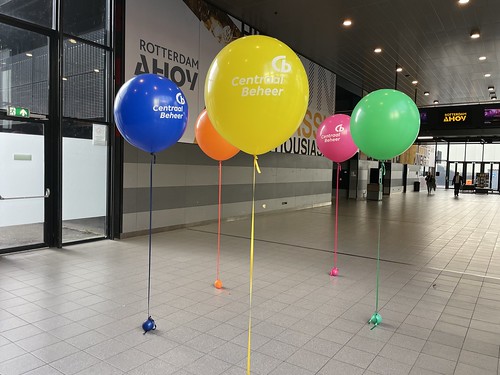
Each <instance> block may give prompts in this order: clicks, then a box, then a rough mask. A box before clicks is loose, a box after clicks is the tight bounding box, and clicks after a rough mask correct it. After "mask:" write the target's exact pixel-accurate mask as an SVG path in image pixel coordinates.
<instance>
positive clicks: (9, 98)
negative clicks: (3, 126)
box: [0, 24, 49, 115]
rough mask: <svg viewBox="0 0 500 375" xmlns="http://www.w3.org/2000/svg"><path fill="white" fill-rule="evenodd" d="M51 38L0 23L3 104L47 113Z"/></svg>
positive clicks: (5, 107)
mask: <svg viewBox="0 0 500 375" xmlns="http://www.w3.org/2000/svg"><path fill="white" fill-rule="evenodd" d="M48 79H49V49H48V38H47V37H46V36H43V35H39V34H35V33H32V32H30V31H26V30H22V29H18V28H17V27H12V26H9V25H5V24H0V100H1V104H0V108H2V109H7V107H8V106H9V105H12V106H16V107H25V108H28V109H29V110H30V112H32V113H40V114H45V115H46V114H48V108H49V82H48Z"/></svg>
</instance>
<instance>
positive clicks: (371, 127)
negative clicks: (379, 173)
mask: <svg viewBox="0 0 500 375" xmlns="http://www.w3.org/2000/svg"><path fill="white" fill-rule="evenodd" d="M350 126H351V136H352V139H353V140H354V143H355V144H356V146H358V148H359V149H360V150H361V151H362V152H364V153H365V154H366V155H368V156H370V157H372V158H374V159H378V160H387V159H392V158H393V157H395V156H398V155H400V154H402V153H403V152H405V151H406V150H407V149H408V148H409V147H410V146H411V145H412V144H413V142H415V139H416V138H417V136H418V132H419V130H420V113H419V112H418V108H417V106H416V105H415V103H413V101H412V100H411V98H410V97H409V96H408V95H406V94H403V93H402V92H401V91H396V90H389V89H383V90H377V91H373V92H371V93H370V94H368V95H367V96H365V97H364V98H363V99H361V101H360V102H359V103H358V104H357V105H356V107H355V108H354V110H353V112H352V115H351V123H350Z"/></svg>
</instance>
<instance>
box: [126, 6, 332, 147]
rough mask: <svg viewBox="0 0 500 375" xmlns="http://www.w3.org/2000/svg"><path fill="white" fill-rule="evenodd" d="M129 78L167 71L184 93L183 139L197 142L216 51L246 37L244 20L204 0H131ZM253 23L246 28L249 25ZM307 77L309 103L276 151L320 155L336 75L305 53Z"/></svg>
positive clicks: (128, 31) (128, 55)
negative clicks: (293, 130) (318, 135)
mask: <svg viewBox="0 0 500 375" xmlns="http://www.w3.org/2000/svg"><path fill="white" fill-rule="evenodd" d="M125 14H126V16H125V80H128V79H130V78H132V77H133V76H136V75H139V74H143V73H154V74H159V75H162V76H165V77H167V78H169V79H170V80H172V81H173V82H174V83H176V84H177V85H178V86H179V87H180V88H181V89H182V91H183V92H184V94H185V96H186V98H187V101H188V103H189V109H190V113H189V122H188V125H187V128H186V132H185V133H184V135H183V137H182V138H181V139H180V141H179V142H183V143H194V142H195V134H194V127H195V126H194V124H195V121H196V118H197V117H198V115H199V113H200V112H201V111H202V110H203V109H204V108H205V101H204V97H203V90H204V84H205V79H206V75H207V72H208V69H209V67H210V64H211V63H212V60H213V59H214V58H215V56H216V55H217V53H219V51H220V50H221V49H222V48H224V47H225V46H226V45H227V44H229V43H230V42H232V41H233V40H235V39H237V38H240V37H242V36H243V32H242V28H243V27H244V25H243V23H242V22H241V21H238V20H237V19H235V18H233V17H231V16H229V15H227V14H226V13H225V12H222V11H221V10H219V9H217V8H215V7H213V6H211V5H209V4H207V3H205V2H204V1H202V0H172V1H169V2H168V5H167V4H166V3H165V2H164V1H162V0H150V1H148V2H144V1H140V0H128V1H127V2H126V11H125ZM247 29H250V28H245V30H247ZM299 57H300V58H301V61H302V63H303V64H304V68H305V70H306V72H307V75H308V78H309V88H310V90H309V91H310V97H309V108H308V110H307V113H306V115H305V117H304V120H303V122H302V124H301V125H300V126H299V128H298V129H297V132H296V133H295V134H294V136H292V137H291V138H290V139H289V140H288V141H287V142H285V143H284V144H283V145H281V146H279V147H278V148H276V149H275V150H274V151H276V152H285V153H294V154H303V155H321V153H320V152H319V150H318V148H317V146H316V141H315V137H316V130H317V128H318V127H319V125H320V124H321V122H322V121H323V120H324V119H325V118H326V117H328V116H331V115H332V114H334V111H335V78H336V77H335V74H333V73H332V72H329V71H328V70H326V69H324V68H322V67H321V66H319V65H318V64H316V63H314V62H312V61H310V60H308V59H306V58H304V57H301V56H299Z"/></svg>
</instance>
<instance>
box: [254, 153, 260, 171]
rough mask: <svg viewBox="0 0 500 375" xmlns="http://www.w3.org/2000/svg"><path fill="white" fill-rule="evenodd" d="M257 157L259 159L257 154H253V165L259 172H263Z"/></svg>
mask: <svg viewBox="0 0 500 375" xmlns="http://www.w3.org/2000/svg"><path fill="white" fill-rule="evenodd" d="M257 159H258V157H257V155H254V156H253V166H254V167H255V169H257V173H261V172H260V167H259V162H258V161H257Z"/></svg>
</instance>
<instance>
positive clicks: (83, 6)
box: [62, 0, 109, 46]
mask: <svg viewBox="0 0 500 375" xmlns="http://www.w3.org/2000/svg"><path fill="white" fill-rule="evenodd" d="M108 2H109V0H86V1H82V0H64V7H63V18H62V19H63V32H64V33H66V34H71V35H75V36H78V37H80V38H82V39H86V40H90V41H92V42H95V43H99V44H103V45H107V46H108V45H109V37H108V35H109V33H108V30H109V27H108V25H109V22H108V20H109V12H108Z"/></svg>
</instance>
